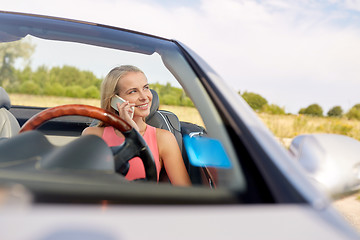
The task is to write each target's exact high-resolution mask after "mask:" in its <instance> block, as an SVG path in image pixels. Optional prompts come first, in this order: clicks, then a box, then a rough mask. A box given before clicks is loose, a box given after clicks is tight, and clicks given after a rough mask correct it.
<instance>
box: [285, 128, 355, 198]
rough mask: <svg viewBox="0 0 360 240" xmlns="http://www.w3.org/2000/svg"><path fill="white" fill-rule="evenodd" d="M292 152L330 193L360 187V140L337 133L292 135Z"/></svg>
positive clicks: (351, 190) (332, 194)
mask: <svg viewBox="0 0 360 240" xmlns="http://www.w3.org/2000/svg"><path fill="white" fill-rule="evenodd" d="M290 152H291V153H292V154H293V155H294V156H295V157H296V159H297V161H298V162H299V163H300V164H301V165H302V166H303V167H304V169H305V170H306V172H307V173H308V174H309V176H310V177H311V178H312V179H313V180H314V181H315V182H316V183H318V184H319V185H320V186H321V187H322V188H323V189H324V190H325V192H327V193H328V194H329V195H330V196H332V197H334V198H336V197H337V196H340V195H342V194H349V193H351V192H353V191H356V190H358V189H359V188H360V142H359V141H357V140H355V139H353V138H350V137H347V136H343V135H336V134H309V135H300V136H297V137H295V138H294V139H293V141H292V143H291V145H290Z"/></svg>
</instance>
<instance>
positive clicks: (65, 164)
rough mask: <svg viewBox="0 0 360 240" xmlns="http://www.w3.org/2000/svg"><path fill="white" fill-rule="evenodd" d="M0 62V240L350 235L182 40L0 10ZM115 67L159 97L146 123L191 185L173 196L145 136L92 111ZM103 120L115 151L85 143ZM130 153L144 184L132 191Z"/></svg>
mask: <svg viewBox="0 0 360 240" xmlns="http://www.w3.org/2000/svg"><path fill="white" fill-rule="evenodd" d="M0 57H1V59H0V86H1V88H0V107H1V112H0V128H1V129H0V134H1V135H0V222H1V224H0V238H1V239H12V240H15V239H32V240H33V239H140V238H146V239H241V238H244V239H358V237H359V235H358V234H357V232H356V231H355V230H354V229H353V228H352V227H351V226H350V225H349V224H348V223H347V222H346V221H345V220H344V218H343V217H342V216H341V215H340V214H339V213H338V212H337V211H336V210H335V209H334V208H333V206H332V204H331V199H330V197H329V196H331V195H329V194H328V193H327V192H326V191H323V189H322V188H321V187H319V186H318V184H314V181H313V180H311V178H310V177H309V175H308V173H307V172H306V169H304V168H303V167H302V166H301V165H300V164H299V162H298V161H297V158H296V157H294V155H293V154H292V153H291V152H290V151H289V150H287V149H286V148H284V147H283V146H282V145H281V144H280V143H279V142H278V141H277V140H276V138H275V137H274V136H273V135H272V133H271V132H270V131H269V130H268V129H267V128H266V127H265V126H264V124H263V123H262V122H261V120H259V118H258V117H257V115H256V114H255V113H254V112H253V111H252V109H251V108H250V107H249V106H248V105H247V104H246V102H245V101H244V100H243V99H242V98H241V97H240V96H239V95H238V94H237V93H236V92H235V91H234V90H232V89H231V88H230V87H229V86H227V84H226V83H225V82H224V81H223V80H222V79H221V78H220V77H219V76H218V75H217V74H216V73H215V72H214V71H213V69H212V68H211V67H210V66H208V65H207V64H206V62H205V61H204V60H203V59H201V58H200V57H199V56H198V55H197V54H196V53H194V52H193V51H192V50H191V49H190V48H188V47H187V46H186V45H184V44H183V43H181V42H179V41H176V40H171V39H165V38H162V37H158V36H153V35H150V34H145V33H140V32H136V31H132V30H127V29H122V28H117V27H113V26H104V25H101V24H94V23H89V22H82V21H76V20H69V19H61V18H56V17H49V16H38V15H32V14H23V13H12V12H4V11H2V12H0ZM122 64H132V65H135V66H138V67H139V68H141V69H142V70H143V71H144V72H145V73H146V75H147V78H148V80H149V83H150V86H153V89H152V92H153V96H154V98H153V103H152V106H151V113H150V115H149V116H148V117H147V119H146V121H147V123H148V124H150V125H153V126H155V127H158V128H163V129H167V130H169V131H171V132H172V133H173V134H174V135H175V137H176V139H177V141H178V144H179V147H180V149H181V151H182V154H183V159H184V164H185V166H186V169H187V171H188V173H189V176H190V178H191V181H192V186H191V187H176V186H172V185H171V183H169V180H167V178H166V173H165V174H163V175H162V176H163V177H162V178H161V181H159V182H157V181H156V180H157V178H156V172H155V165H154V160H153V157H152V154H151V152H150V151H149V149H148V146H147V145H146V143H145V142H144V140H143V139H142V137H141V135H140V134H139V133H138V132H137V131H136V130H134V129H132V128H131V127H130V126H129V125H128V124H127V123H125V122H124V121H123V120H122V119H120V118H119V117H118V116H117V115H115V114H113V113H110V112H107V111H105V110H103V109H101V108H99V102H100V100H99V99H98V98H97V97H96V94H97V93H98V91H99V81H97V79H102V78H103V77H104V76H105V75H106V74H107V72H108V71H109V70H110V69H112V68H113V67H115V66H118V65H122ZM64 69H65V70H67V71H65V70H64ZM80 73H81V74H80ZM84 76H85V77H84ZM239 81H240V79H239ZM159 86H164V88H167V89H171V88H176V89H181V91H182V94H180V95H179V96H180V97H179V99H177V100H178V101H179V102H186V103H187V104H190V105H191V104H193V106H194V107H195V108H196V110H197V111H198V113H199V117H200V118H201V121H197V122H195V120H194V121H193V120H191V119H190V120H189V119H183V118H182V117H180V116H178V114H175V113H174V112H173V111H170V110H169V109H166V106H163V105H162V104H161V103H162V102H163V99H165V98H166V97H167V98H168V99H171V98H175V97H176V96H174V94H173V95H170V96H169V94H168V95H167V96H165V95H166V94H165V91H163V90H162V89H163V88H160V87H159ZM80 93H82V94H83V95H77V96H76V94H80ZM34 96H36V97H37V98H36V99H40V100H38V101H35V100H34V99H35V97H34ZM54 96H58V97H57V98H56V97H54ZM64 96H71V97H69V98H65V97H64ZM82 96H85V97H82ZM81 97H82V98H81ZM87 97H88V98H91V97H94V99H95V101H93V102H94V104H91V103H90V102H85V103H84V102H83V100H84V98H87ZM51 99H65V100H66V101H70V102H66V101H63V102H61V103H57V102H56V101H55V100H54V101H51ZM69 99H70V100H69ZM184 99H186V101H185V100H184ZM99 120H101V121H104V122H106V123H107V124H109V125H112V126H113V127H115V128H117V129H118V130H119V131H121V132H122V133H123V134H124V135H125V136H126V140H125V142H124V144H122V145H120V146H115V147H111V148H110V147H108V146H107V144H106V143H105V142H104V141H103V140H102V139H101V138H99V137H97V136H88V135H87V136H82V135H81V133H82V131H83V129H84V128H86V127H88V126H90V125H93V124H96V121H99ZM297 144H298V145H299V146H300V145H301V146H303V145H302V144H299V143H298V142H297ZM310 145H311V144H310ZM294 146H295V147H296V144H295V145H294ZM301 146H300V147H299V148H298V149H300V148H301ZM310 147H311V146H310ZM302 152H306V151H305V150H304V151H302ZM307 152H309V151H307ZM310 153H311V151H310ZM299 154H301V153H299ZM134 156H139V157H140V158H141V159H142V161H143V163H144V167H145V171H146V178H145V179H139V180H134V181H127V180H126V179H125V177H124V172H123V169H124V166H125V167H126V164H127V162H128V160H129V159H131V158H132V157H134ZM302 159H305V160H308V161H311V160H312V156H311V154H310V155H308V156H302ZM339 181H341V179H340V180H339ZM336 193H337V194H346V193H348V190H344V189H341V190H340V192H336Z"/></svg>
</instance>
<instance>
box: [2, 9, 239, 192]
mask: <svg viewBox="0 0 360 240" xmlns="http://www.w3.org/2000/svg"><path fill="white" fill-rule="evenodd" d="M2 17H3V18H4V19H5V20H6V22H7V23H6V24H5V21H1V24H0V42H1V43H0V57H1V62H0V86H1V87H2V88H3V89H5V91H6V92H7V94H8V95H9V98H10V101H11V105H12V107H11V109H10V112H12V113H13V114H14V115H15V117H16V119H17V120H18V122H19V124H20V127H21V126H22V125H23V124H24V123H26V122H27V121H28V120H29V119H30V118H31V117H33V116H34V115H35V114H37V113H39V112H41V111H43V110H45V109H48V108H51V107H55V106H60V105H65V104H84V105H91V106H95V107H103V106H102V105H101V104H100V102H101V101H100V99H101V96H102V95H101V91H102V90H101V84H102V82H103V81H104V79H106V78H107V75H108V73H109V72H110V70H112V69H114V68H116V67H119V66H123V65H131V66H135V67H137V68H139V69H141V71H142V72H143V73H144V75H145V76H146V79H147V83H148V84H149V86H148V88H149V89H151V90H152V91H155V93H154V92H152V95H151V98H153V99H152V107H153V105H154V106H155V105H156V104H157V107H156V109H155V110H154V109H149V112H150V113H147V114H146V115H144V116H143V118H144V121H145V120H146V124H148V125H152V124H158V125H156V126H155V127H156V128H163V129H165V130H167V131H170V132H172V133H173V134H174V136H175V139H176V141H177V144H178V147H179V149H180V151H181V154H182V159H183V160H184V166H185V169H186V170H187V174H188V175H189V178H190V180H191V184H192V185H193V186H196V187H201V188H204V189H216V190H217V191H215V193H216V192H218V193H219V194H220V193H222V192H221V191H219V189H222V188H223V189H228V190H230V189H231V190H232V191H233V190H236V191H240V192H242V191H244V190H245V186H246V184H245V182H244V180H243V177H242V173H241V170H240V168H239V166H238V163H237V160H236V157H235V154H234V149H233V145H232V144H231V142H230V139H229V136H228V135H227V132H226V130H225V126H224V123H223V121H222V119H221V117H220V114H219V113H218V111H217V110H216V108H215V106H214V104H213V103H212V101H211V100H210V98H209V96H208V94H207V93H206V91H205V90H204V87H203V86H202V84H201V83H200V81H199V79H198V76H197V75H196V74H195V73H194V71H193V70H192V68H191V66H190V65H189V64H188V63H187V61H186V60H185V58H184V57H183V55H182V53H181V52H180V51H179V49H178V48H177V47H176V45H175V44H174V43H173V42H171V41H168V40H165V39H161V38H157V37H152V36H148V35H143V34H137V33H134V32H131V31H126V30H121V29H114V28H103V27H101V26H97V25H92V24H82V23H77V22H66V21H57V20H56V21H55V20H52V19H46V18H44V19H42V18H34V17H29V16H20V17H19V16H17V17H15V16H12V15H11V14H9V15H7V14H4V15H3V16H2ZM144 84H145V83H144ZM144 84H143V85H144ZM141 86H142V85H141ZM144 86H146V89H147V85H144ZM131 88H134V89H135V90H136V91H137V92H139V94H140V92H141V91H145V90H146V89H145V90H143V87H140V88H137V87H136V88H135V87H133V86H132V85H131ZM139 89H140V90H139ZM120 93H121V91H120V92H119V94H120ZM155 95H158V99H157V98H156V97H155ZM128 99H131V98H128ZM130 102H131V101H130ZM134 102H135V101H134ZM134 107H135V108H134V109H136V110H134V109H133V110H132V111H133V112H135V114H138V115H139V114H140V113H139V112H140V111H141V109H144V108H145V107H147V106H145V104H142V105H140V104H137V105H136V104H135V103H134ZM103 108H104V107H103ZM138 109H140V110H138ZM111 111H112V112H113V113H114V114H119V111H120V110H119V109H117V110H116V111H114V110H111ZM129 111H130V110H129ZM153 112H156V114H159V119H160V120H159V119H157V120H154V118H152V119H150V118H151V117H153V115H152V114H153ZM136 116H137V115H136ZM134 121H135V120H134ZM159 121H162V122H161V123H159ZM98 124H99V120H94V119H93V118H89V116H85V117H79V116H77V117H71V116H66V117H60V118H57V119H51V120H50V121H49V122H48V123H46V124H43V125H41V126H39V128H38V129H39V130H40V131H41V132H42V133H43V134H44V136H45V137H46V139H47V140H48V141H50V143H51V144H52V145H51V146H50V147H45V145H46V144H47V143H46V144H45V143H44V144H45V145H44V144H43V145H41V146H38V147H39V149H44V150H39V152H38V153H37V154H38V155H39V156H40V160H39V161H38V162H34V164H35V166H40V169H41V167H42V166H47V164H50V163H48V162H46V163H45V162H41V159H50V158H51V160H49V161H50V162H52V161H54V162H55V160H53V159H52V157H49V156H52V155H56V154H57V153H56V154H55V153H54V152H55V151H57V152H63V153H62V154H65V155H66V156H67V158H73V161H78V160H77V158H79V156H80V155H77V153H76V154H73V152H72V151H74V152H75V151H78V150H75V147H74V149H72V146H73V143H74V142H76V141H77V140H78V139H80V138H81V136H82V134H83V133H84V132H83V131H84V129H85V128H87V127H89V126H91V127H94V126H101V125H98ZM166 128H167V129H166ZM140 130H141V129H139V131H140ZM146 131H147V130H146ZM140 133H141V131H140ZM185 136H187V137H190V138H191V139H192V140H191V141H188V140H186V141H185V140H184V139H185V138H184V137H185ZM32 137H33V139H34V142H40V139H41V137H38V136H32ZM194 139H196V141H193V140H194ZM203 139H213V140H214V142H205V143H204V141H203ZM41 141H42V140H41ZM169 144H170V143H169ZM100 145H101V144H100ZM9 146H10V145H9ZM46 146H48V145H46ZM53 146H55V147H53ZM84 146H86V144H84V143H79V145H78V146H77V147H76V148H77V149H81V148H82V147H84ZM104 146H106V145H104ZM109 146H110V145H109ZM30 148H32V147H30V146H29V149H30ZM150 148H151V147H150ZM54 149H55V150H54ZM59 149H60V150H59ZM84 149H85V147H84ZM158 149H159V151H160V153H159V155H160V160H159V161H160V165H161V164H162V165H163V166H164V168H166V167H167V166H166V165H167V163H166V161H165V160H163V159H162V157H161V156H162V155H161V154H162V150H161V149H162V147H161V146H158ZM217 150H219V151H218V152H219V154H220V155H218V158H219V159H220V160H219V161H208V162H207V161H205V162H203V163H199V162H196V161H195V162H193V161H192V160H193V159H192V158H197V157H199V156H200V155H202V153H203V152H205V153H210V155H208V157H207V158H208V160H210V159H209V158H214V156H216V154H215V152H217ZM0 151H1V146H0ZM19 151H29V150H26V149H25V150H21V149H20V150H19ZM86 151H87V152H89V150H86ZM112 151H113V153H114V151H115V150H114V149H112ZM164 151H165V150H164ZM189 151H193V155H191V154H190V155H189ZM99 152H100V153H102V152H103V154H104V155H103V156H101V157H100V158H102V157H104V158H105V156H108V154H109V150H105V148H101V149H98V150H96V151H95V150H94V154H95V153H96V154H100V153H99ZM152 152H153V151H152ZM94 154H91V153H90V154H89V155H86V156H87V157H86V158H89V159H93V158H95V157H94ZM211 154H213V155H212V156H211ZM222 154H223V155H222ZM65 155H61V156H62V157H64V156H65ZM11 156H12V155H11V154H10V155H9V156H8V159H7V160H6V161H10V160H11V158H12V157H11ZM59 156H60V155H59ZM59 156H56V157H54V159H56V161H62V160H61V159H60V158H61V157H59ZM69 156H70V157H69ZM81 156H83V155H81ZM84 156H85V155H84ZM189 156H190V157H189ZM191 156H192V157H191ZM82 158H85V157H82ZM98 158H99V157H98ZM203 158H204V157H203ZM215 158H216V157H215ZM3 159H5V158H3ZM9 159H10V160H9ZM58 159H60V160H58ZM164 159H165V157H164ZM202 160H203V159H202ZM215 160H218V159H215ZM4 161H5V160H4ZM44 161H45V160H44ZM46 161H48V160H46ZM89 161H90V160H89ZM91 161H92V160H91ZM91 161H90V162H91ZM96 161H101V160H96ZM161 161H165V163H164V162H161ZM80 162H81V161H80ZM85 162H86V161H84V164H85V165H87V164H88V163H85ZM51 164H52V163H51ZM59 164H60V165H61V166H63V163H59ZM96 164H98V165H99V166H100V165H101V166H103V164H102V163H101V164H100V163H96ZM96 164H95V165H96ZM60 165H56V166H57V169H59V166H60ZM78 165H79V166H77V168H81V166H80V165H81V164H80V163H79V164H78ZM98 165H96V166H98ZM6 166H8V165H6ZM115 166H116V164H115ZM31 168H32V170H31V171H33V167H31ZM36 168H37V167H36ZM91 168H92V170H94V169H93V168H96V167H93V166H92V167H91ZM105 168H106V167H105ZM160 168H161V167H160ZM14 169H16V168H15V167H14V166H13V168H12V170H14ZM21 169H23V168H21ZM60 169H61V167H60ZM106 169H107V168H106ZM5 170H6V169H5ZM95 170H99V169H95ZM100 170H101V171H103V170H104V169H100ZM101 171H100V172H101ZM145 171H147V170H146V169H145ZM59 172H61V171H57V172H56V174H55V173H54V172H51V171H48V170H47V171H46V173H41V174H44V176H45V175H46V177H44V179H47V180H44V181H48V180H49V179H51V182H53V181H55V182H56V179H58V178H59V175H58V174H60V173H59ZM110 172H111V171H110ZM72 173H74V172H73V169H72V170H71V171H64V174H65V175H66V176H68V177H69V176H71V177H74V180H73V181H74V183H80V182H82V181H83V180H84V179H86V178H88V177H89V176H85V175H84V176H82V175H81V174H83V172H81V174H80V175H81V178H83V179H82V180H81V181H80V180H79V179H75V178H78V177H79V175H78V174H75V175H76V176H75V175H71V174H72ZM108 173H109V172H107V174H108ZM26 174H30V173H28V172H27V173H26ZM26 174H23V175H22V176H25V175H26ZM41 174H40V175H41ZM92 174H94V173H92ZM96 174H99V172H96ZM158 174H159V176H161V173H158ZM30 175H31V174H30ZM30 175H29V176H30ZM168 175H169V174H168ZM170 175H171V174H170ZM159 176H158V180H159V179H160V177H159ZM165 176H166V175H165ZM71 177H70V178H69V179H70V180H69V182H68V184H71V183H72V182H71ZM107 177H109V176H107ZM120 178H122V180H119V182H121V183H123V182H124V181H123V176H120V174H117V175H116V176H112V177H110V178H109V180H106V179H105V177H104V176H102V175H101V176H100V177H98V178H94V177H90V179H91V181H89V182H88V183H91V184H94V185H97V186H98V185H104V184H105V185H106V184H109V185H107V186H108V187H109V188H112V187H115V186H116V185H117V184H116V181H118V180H117V179H120ZM171 178H172V176H170V177H169V176H167V178H166V177H165V178H164V179H163V180H161V179H160V181H159V184H158V185H157V186H160V185H166V186H168V185H169V183H171V181H172V179H171ZM24 181H27V180H26V179H22V180H21V181H20V182H24ZM114 181H115V182H114ZM110 182H111V184H110ZM142 184H143V182H141V183H139V184H137V185H138V186H142ZM145 185H146V184H145ZM59 186H61V184H59ZM60 188H61V187H60ZM59 191H60V189H59ZM102 191H103V190H102ZM122 191H124V190H122ZM142 191H143V189H142ZM144 194H145V193H144ZM149 194H150V192H149ZM204 194H205V193H204ZM203 196H207V198H211V197H209V196H208V195H206V194H205V195H203Z"/></svg>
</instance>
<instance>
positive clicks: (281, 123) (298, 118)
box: [10, 94, 360, 140]
mask: <svg viewBox="0 0 360 240" xmlns="http://www.w3.org/2000/svg"><path fill="white" fill-rule="evenodd" d="M10 98H11V101H12V104H13V105H27V106H41V107H52V106H56V105H63V104H74V103H76V104H87V105H93V106H97V107H99V106H100V101H99V100H98V99H83V98H68V97H50V96H36V95H25V94H10ZM160 109H163V110H168V111H171V112H173V113H175V114H176V115H177V116H178V117H179V119H180V120H181V121H186V122H192V123H195V124H198V125H201V126H204V123H203V121H202V119H201V117H200V115H199V112H198V111H197V110H196V108H192V107H182V106H168V105H164V106H160ZM258 116H259V117H260V119H261V120H262V121H263V122H264V123H265V124H266V125H267V126H268V128H269V129H270V130H271V131H272V132H273V133H274V135H275V136H276V137H278V138H279V139H291V138H293V137H295V136H297V135H299V134H306V133H337V134H342V135H347V136H350V137H353V138H355V139H358V140H360V121H358V120H348V119H345V118H329V117H310V116H305V115H272V114H265V113H260V114H258Z"/></svg>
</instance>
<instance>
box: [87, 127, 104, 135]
mask: <svg viewBox="0 0 360 240" xmlns="http://www.w3.org/2000/svg"><path fill="white" fill-rule="evenodd" d="M103 133H104V128H103V127H87V128H85V129H84V130H83V132H82V135H89V134H92V135H97V136H99V137H102V135H103Z"/></svg>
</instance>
